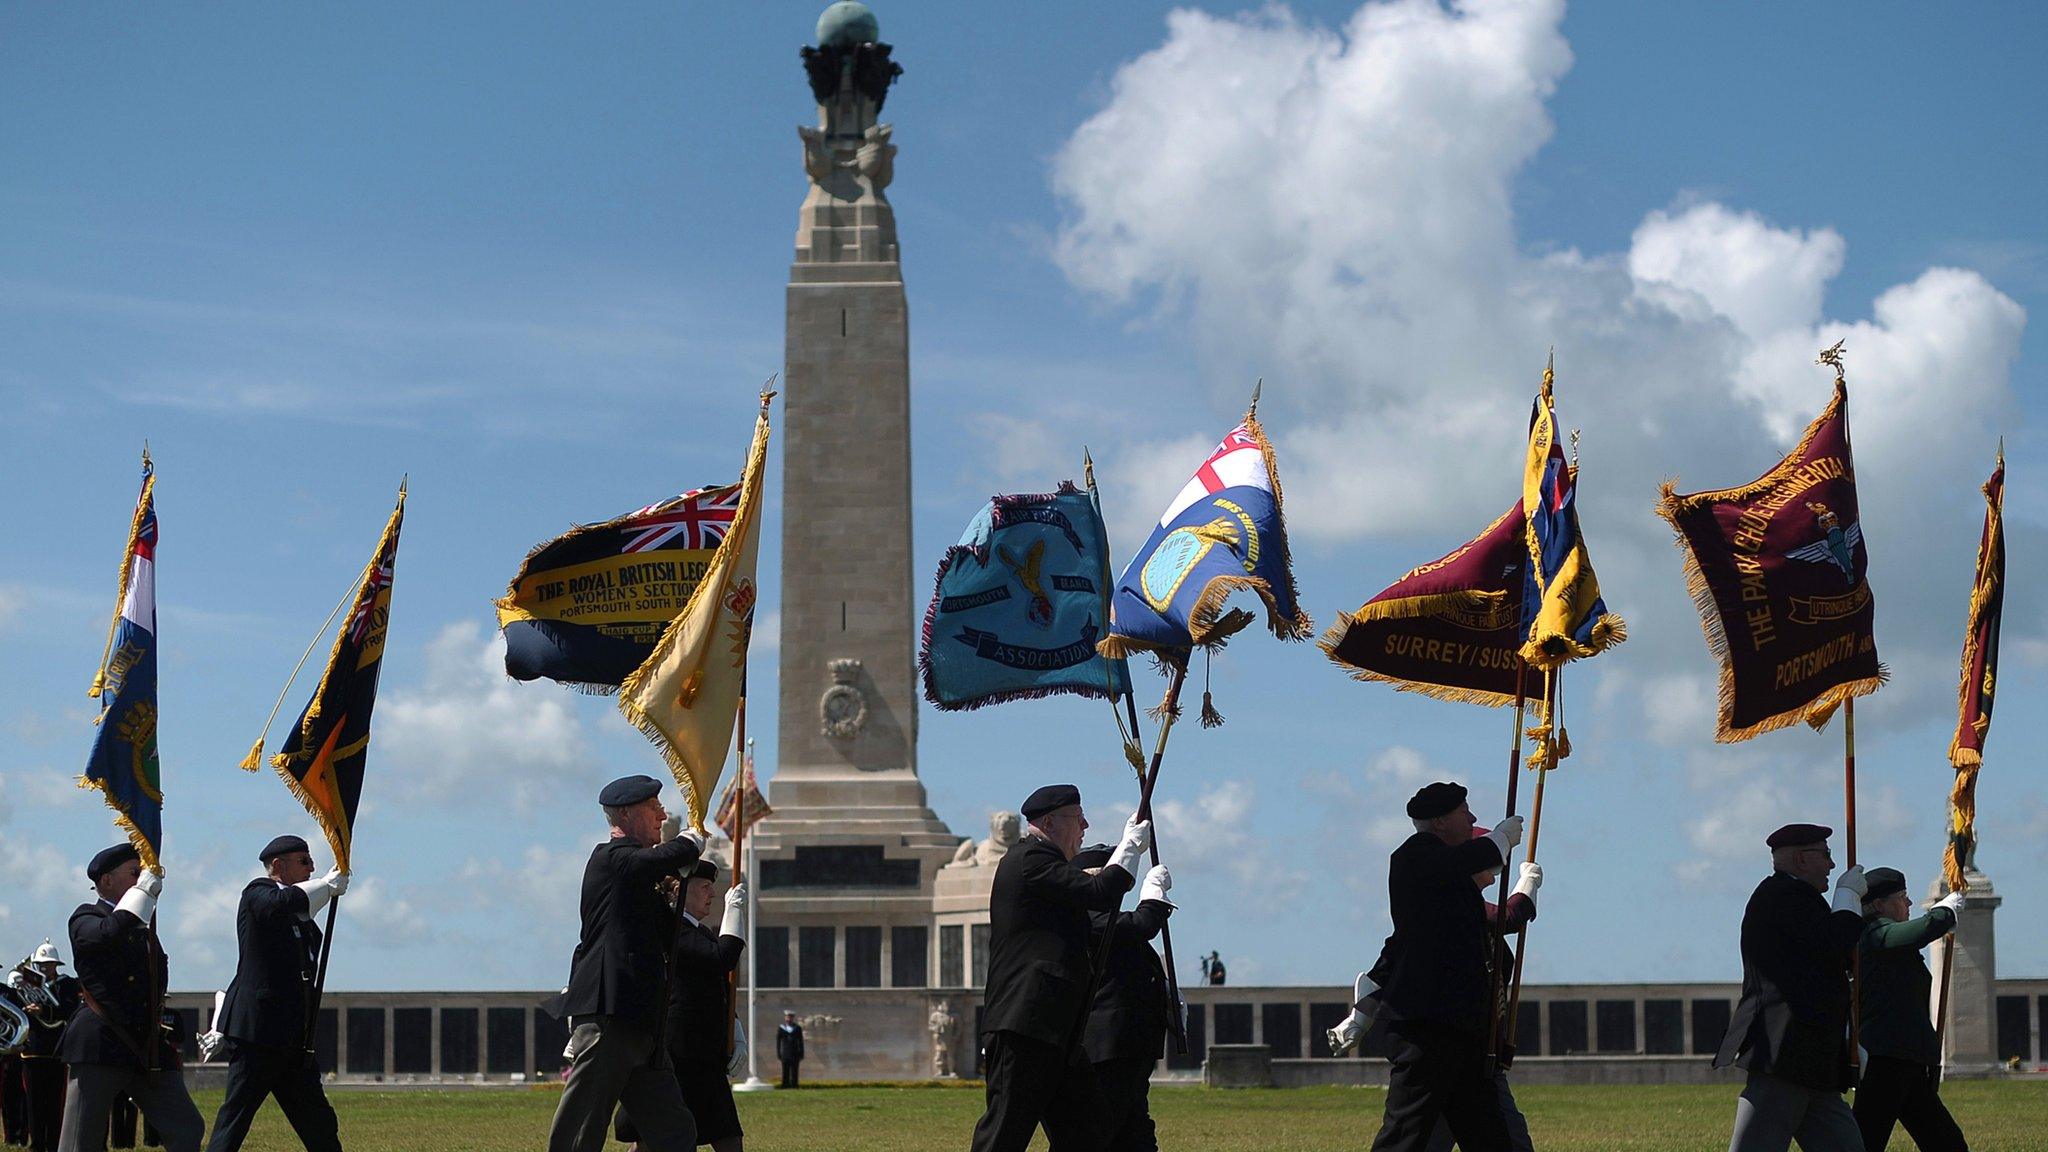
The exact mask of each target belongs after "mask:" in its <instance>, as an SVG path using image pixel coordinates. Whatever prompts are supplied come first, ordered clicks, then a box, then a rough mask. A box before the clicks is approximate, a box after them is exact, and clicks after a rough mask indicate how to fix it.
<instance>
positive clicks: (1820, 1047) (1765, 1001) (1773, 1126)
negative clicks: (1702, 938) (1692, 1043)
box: [1714, 824, 1867, 1152]
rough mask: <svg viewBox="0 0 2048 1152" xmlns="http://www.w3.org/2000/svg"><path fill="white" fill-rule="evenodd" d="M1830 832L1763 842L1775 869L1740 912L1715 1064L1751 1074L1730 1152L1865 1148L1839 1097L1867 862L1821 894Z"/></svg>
mask: <svg viewBox="0 0 2048 1152" xmlns="http://www.w3.org/2000/svg"><path fill="white" fill-rule="evenodd" d="M1832 834H1833V830H1832V829H1829V828H1826V827H1823V826H1822V825H1819V824H1787V825H1785V826H1784V827H1783V828H1780V829H1778V830H1777V831H1776V832H1773V833H1771V834H1770V835H1769V836H1767V837H1765V838H1764V843H1765V844H1766V845H1768V846H1769V848H1770V850H1771V874H1770V875H1769V876H1767V877H1765V878H1764V881H1763V883H1761V884H1758V885H1757V886H1756V891H1754V892H1752V893H1750V897H1749V906H1748V907H1747V908H1745V909H1744V910H1743V913H1742V1000H1741V1002H1740V1003H1738V1004H1737V1005H1736V1006H1735V1015H1734V1017H1733V1018H1732V1019H1731V1020H1730V1021H1729V1022H1728V1033H1727V1035H1726V1036H1724V1037H1723V1038H1722V1040H1721V1051H1720V1052H1719V1053H1718V1054H1716V1055H1715V1057H1714V1067H1716V1068H1725V1067H1727V1066H1728V1065H1730V1064H1733V1065H1735V1066H1736V1067H1739V1068H1743V1069H1746V1070H1748V1072H1749V1079H1748V1081H1747V1082H1746V1083H1745V1084H1744V1085H1743V1088H1742V1097H1741V1099H1740V1100H1739V1101H1737V1102H1736V1105H1735V1129H1734V1131H1733V1133H1732V1134H1731V1135H1730V1137H1729V1140H1728V1149H1729V1152H1785V1150H1786V1149H1787V1148H1789V1147H1791V1143H1792V1141H1794V1140H1797V1141H1799V1147H1800V1148H1802V1149H1804V1150H1805V1152H1861V1149H1862V1148H1863V1137H1862V1134H1861V1133H1859V1132H1858V1131H1857V1129H1856V1117H1855V1116H1854V1115H1852V1114H1851V1113H1850V1111H1849V1105H1848V1104H1846V1103H1844V1102H1843V1100H1842V1093H1844V1092H1846V1091H1848V1090H1849V1088H1850V1085H1851V1083H1852V1072H1851V1068H1852V1064H1851V1057H1850V1053H1849V965H1850V962H1851V959H1852V958H1853V957H1854V956H1855V953H1856V943H1857V941H1858V940H1859V939H1861V938H1862V936H1863V893H1864V890H1865V887H1866V883H1867V882H1866V881H1865V879H1864V876H1863V869H1862V868H1860V867H1855V868H1850V869H1848V870H1847V871H1845V872H1843V873H1842V875H1841V878H1840V879H1838V880H1836V881H1835V894H1834V900H1833V902H1832V905H1831V904H1830V901H1829V899H1828V897H1826V896H1824V895H1822V893H1824V892H1826V891H1827V890H1828V875H1829V874H1830V873H1831V872H1833V871H1834V867H1835V859H1834V856H1833V855H1832V854H1831V853H1830V852H1829V851H1828V837H1829V836H1830V835H1832Z"/></svg>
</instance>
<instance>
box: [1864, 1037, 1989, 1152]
mask: <svg viewBox="0 0 2048 1152" xmlns="http://www.w3.org/2000/svg"><path fill="white" fill-rule="evenodd" d="M1940 1083H1941V1070H1940V1069H1938V1068H1931V1067H1929V1066H1927V1065H1925V1064H1920V1063H1917V1062H1915V1061H1912V1060H1901V1059H1899V1058H1897V1057H1895V1056H1872V1057H1871V1058H1870V1060H1869V1062H1868V1063H1866V1064H1865V1065H1864V1066H1863V1082H1862V1083H1861V1084H1859V1085H1857V1088H1856V1107H1855V1112H1856V1127H1858V1128H1860V1129H1862V1131H1863V1148H1864V1152H1884V1148H1885V1145H1886V1144H1888V1143H1890V1142H1891V1138H1892V1126H1893V1125H1895V1124H1904V1125H1905V1126H1906V1134H1907V1135H1908V1136H1911V1137H1912V1138H1913V1143H1915V1144H1917V1145H1919V1146H1920V1152H1968V1149H1969V1144H1967V1143H1966V1142H1965V1141H1964V1140H1963V1130H1962V1129H1961V1128H1958V1127H1957V1126H1956V1118H1955V1117H1953V1116H1951V1115H1949V1112H1948V1105H1946V1104H1943V1103H1942V1102H1941V1096H1940V1095H1939V1093H1938V1092H1937V1091H1936V1089H1937V1088H1938V1087H1939V1085H1940Z"/></svg>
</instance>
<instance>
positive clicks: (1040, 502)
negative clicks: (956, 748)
mask: <svg viewBox="0 0 2048 1152" xmlns="http://www.w3.org/2000/svg"><path fill="white" fill-rule="evenodd" d="M1108 547H1109V545H1108V534H1107V533H1106V532H1105V531H1104V529H1103V526H1102V519H1101V517H1100V516H1099V515H1098V514H1097V512H1096V509H1095V503H1094V501H1093V500H1092V499H1090V497H1089V495H1088V494H1087V493H1085V492H1082V491H1081V490H1080V489H1078V488H1076V487H1074V485H1072V484H1071V483H1064V484H1061V485H1060V488H1059V491H1057V492H1051V493H1047V494H1045V495H1038V496H997V497H995V498H994V499H993V500H991V501H990V502H989V504H988V505H987V506H986V507H984V508H983V509H982V510H981V512H980V513H979V514H977V515H976V516H975V518H974V520H973V522H972V523H970V524H968V526H967V531H966V533H965V534H964V535H962V536H961V537H960V542H959V543H957V544H955V545H953V546H952V547H950V548H948V549H946V555H945V558H944V559H942V560H940V561H939V575H938V582H937V587H936V588H934V589H933V592H932V600H931V605H930V606H929V607H928V608H926V610H925V615H924V638H923V643H922V646H921V648H920V650H919V653H918V666H919V670H920V671H921V672H922V673H923V676H924V695H925V699H927V700H929V701H931V702H932V703H933V704H934V705H936V706H937V707H939V708H941V709H944V710H947V711H954V710H958V709H966V708H979V707H982V706H983V705H986V704H996V703H1001V702H1002V701H1005V700H1017V699H1029V698H1032V697H1038V696H1050V695H1054V694H1058V693H1072V694H1075V695H1081V696H1107V697H1111V698H1114V697H1117V696H1120V695H1122V694H1124V693H1126V692H1129V691H1130V690H1131V685H1130V674H1129V672H1128V671H1126V666H1125V664H1124V662H1123V661H1121V660H1110V659H1107V658H1105V657H1103V656H1102V655H1101V654H1099V653H1098V652H1096V650H1095V645H1096V643H1097V642H1098V641H1100V640H1101V639H1102V637H1103V633H1104V631H1105V625H1106V624H1107V623H1108V618H1109V598H1108V594H1107V589H1106V588H1105V587H1104V584H1105V583H1106V582H1107V581H1106V575H1107V573H1108V571H1109V559H1108Z"/></svg>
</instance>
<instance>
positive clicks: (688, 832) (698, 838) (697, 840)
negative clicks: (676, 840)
mask: <svg viewBox="0 0 2048 1152" xmlns="http://www.w3.org/2000/svg"><path fill="white" fill-rule="evenodd" d="M676 835H677V836H680V837H682V838H683V839H685V840H688V841H689V842H690V843H692V844H695V845H696V846H697V855H699V856H702V855H703V854H704V845H705V844H706V843H708V841H707V840H706V839H705V833H702V832H699V831H697V830H696V829H695V828H692V827H690V826H689V825H687V824H681V823H680V822H678V827H677V829H676Z"/></svg>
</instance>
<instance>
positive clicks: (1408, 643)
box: [1321, 503, 1529, 707]
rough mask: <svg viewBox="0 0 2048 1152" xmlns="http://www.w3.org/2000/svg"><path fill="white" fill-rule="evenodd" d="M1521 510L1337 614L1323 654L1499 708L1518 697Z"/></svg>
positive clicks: (1380, 677) (1381, 677)
mask: <svg viewBox="0 0 2048 1152" xmlns="http://www.w3.org/2000/svg"><path fill="white" fill-rule="evenodd" d="M1525 523H1526V522H1525V520H1524V519H1523V516H1522V506H1521V504H1520V503H1517V504H1516V505H1515V506H1514V508H1512V509H1510V510H1509V511H1508V512H1506V513H1504V514H1503V515H1502V516H1501V517H1500V518H1499V519H1497V520H1495V521H1494V522H1493V523H1491V524H1489V525H1487V526H1486V531H1484V532H1481V533H1480V534H1479V535H1478V537H1476V538H1475V539H1473V540H1470V541H1468V542H1466V543H1464V544H1461V545H1459V546H1458V547H1457V548H1456V549H1453V550H1452V551H1451V553H1450V554H1449V555H1447V556H1444V557H1442V558H1440V559H1436V560H1432V561H1430V562H1429V563H1427V564H1424V565H1422V566H1420V567H1418V568H1413V569H1410V570H1409V572H1408V574H1407V575H1405V576H1403V577H1401V578H1400V579H1399V580H1396V581H1394V583H1393V584H1392V585H1391V586H1390V587H1388V588H1387V589H1386V590H1385V591H1384V592H1381V593H1380V594H1379V595H1377V596H1374V597H1373V598H1372V599H1370V600H1368V601H1366V602H1365V603H1364V605H1362V606H1361V607H1360V608H1359V609H1358V611H1356V612H1347V613H1344V614H1342V615H1340V616H1338V617H1337V624H1336V626H1335V627H1333V628H1331V629H1330V630H1329V631H1328V632H1325V633H1324V634H1323V639H1322V643H1321V646H1322V649H1323V653H1324V654H1325V655H1327V656H1328V657H1329V658H1330V659H1331V660H1333V661H1335V662H1336V663H1338V664H1340V665H1342V666H1343V667H1345V668H1346V669H1348V670H1350V672H1351V674H1352V676H1354V677H1356V678H1357V679H1360V680H1377V681H1381V682H1383V683H1387V684H1392V685H1394V687H1396V688H1398V689H1400V690H1401V691H1403V692H1420V693H1423V694H1424V695H1426V696H1434V697H1436V698H1437V699H1439V700H1455V701H1458V702H1461V703H1467V704H1484V705H1487V706H1489V707H1498V706H1500V705H1502V704H1511V703H1513V702H1514V699H1515V675H1516V671H1517V668H1518V666H1519V664H1520V661H1521V647H1522V638H1523V631H1522V587H1523V579H1522V569H1523V568H1524V567H1526V566H1527V564H1528V561H1529V551H1528V548H1527V546H1526V545H1525V543H1524V527H1525Z"/></svg>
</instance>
